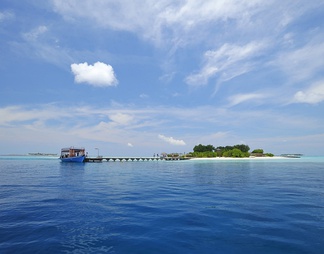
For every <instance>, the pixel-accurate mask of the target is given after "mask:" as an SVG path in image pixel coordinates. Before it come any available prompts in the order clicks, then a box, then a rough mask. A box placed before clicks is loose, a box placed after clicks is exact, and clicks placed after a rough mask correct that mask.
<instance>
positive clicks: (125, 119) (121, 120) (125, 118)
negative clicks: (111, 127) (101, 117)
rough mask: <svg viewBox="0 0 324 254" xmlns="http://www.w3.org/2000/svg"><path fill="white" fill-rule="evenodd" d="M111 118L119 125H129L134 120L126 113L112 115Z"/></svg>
mask: <svg viewBox="0 0 324 254" xmlns="http://www.w3.org/2000/svg"><path fill="white" fill-rule="evenodd" d="M109 118H110V119H111V120H112V121H113V122H114V123H116V124H118V125H128V124H130V123H131V122H132V121H133V119H134V117H133V116H131V115H128V114H124V113H117V114H111V115H109Z"/></svg>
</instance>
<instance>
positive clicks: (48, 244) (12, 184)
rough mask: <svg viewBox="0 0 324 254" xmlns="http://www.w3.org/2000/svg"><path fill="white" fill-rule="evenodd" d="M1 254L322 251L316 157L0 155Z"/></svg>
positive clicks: (321, 171)
mask: <svg viewBox="0 0 324 254" xmlns="http://www.w3.org/2000/svg"><path fill="white" fill-rule="evenodd" d="M0 187H1V189H0V253H33V254H34V253H227V254H230V253H263V254H264V253H276V254H278V253H285V254H287V253H294V254H296V253H324V157H303V158H300V159H281V160H276V159H269V160H228V161H221V160H219V161H214V160H213V161H209V160H197V161H192V160H189V161H134V162H118V161H116V162H102V163H84V164H77V163H76V164H73V163H61V162H60V161H59V160H58V159H56V158H49V157H27V156H22V157H19V156H0Z"/></svg>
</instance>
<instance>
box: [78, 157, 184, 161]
mask: <svg viewBox="0 0 324 254" xmlns="http://www.w3.org/2000/svg"><path fill="white" fill-rule="evenodd" d="M189 159H190V158H183V157H104V156H99V157H86V158H85V159H84V162H103V161H106V162H109V161H112V162H115V161H178V160H189Z"/></svg>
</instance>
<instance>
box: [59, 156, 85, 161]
mask: <svg viewBox="0 0 324 254" xmlns="http://www.w3.org/2000/svg"><path fill="white" fill-rule="evenodd" d="M84 158H85V156H84V155H82V156H75V157H66V158H60V159H61V161H62V162H79V163H81V162H83V161H84Z"/></svg>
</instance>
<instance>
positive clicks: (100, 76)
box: [71, 62, 118, 87]
mask: <svg viewBox="0 0 324 254" xmlns="http://www.w3.org/2000/svg"><path fill="white" fill-rule="evenodd" d="M71 70H72V72H73V74H74V80H75V82H76V83H88V84H89V85H92V86H96V87H108V86H116V85H117V84H118V80H117V78H116V76H115V73H114V70H113V68H112V66H111V65H109V64H105V63H102V62H96V63H95V64H94V65H88V63H87V62H85V63H80V64H76V63H74V64H71Z"/></svg>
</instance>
